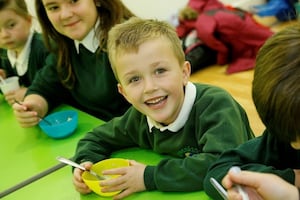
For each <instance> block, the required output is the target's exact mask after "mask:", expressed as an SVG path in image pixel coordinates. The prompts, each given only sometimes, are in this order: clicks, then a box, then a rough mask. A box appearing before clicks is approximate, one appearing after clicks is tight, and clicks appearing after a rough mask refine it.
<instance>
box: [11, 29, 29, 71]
mask: <svg viewBox="0 0 300 200" xmlns="http://www.w3.org/2000/svg"><path fill="white" fill-rule="evenodd" d="M33 34H34V32H33V31H31V32H30V33H29V36H28V39H27V41H26V44H25V46H24V48H23V49H22V51H21V52H20V54H19V55H18V57H17V55H16V52H15V51H12V50H7V57H8V60H9V62H10V64H11V66H12V67H13V68H16V70H17V73H18V75H19V76H23V75H24V74H25V73H26V71H27V69H28V61H29V56H30V50H31V41H32V38H33Z"/></svg>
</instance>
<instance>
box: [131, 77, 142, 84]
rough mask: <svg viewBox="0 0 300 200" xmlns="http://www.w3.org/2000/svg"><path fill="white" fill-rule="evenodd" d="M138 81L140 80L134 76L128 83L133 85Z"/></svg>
mask: <svg viewBox="0 0 300 200" xmlns="http://www.w3.org/2000/svg"><path fill="white" fill-rule="evenodd" d="M139 80H140V77H138V76H134V77H132V78H130V79H129V83H134V82H137V81H139Z"/></svg>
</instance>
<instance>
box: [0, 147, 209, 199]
mask: <svg viewBox="0 0 300 200" xmlns="http://www.w3.org/2000/svg"><path fill="white" fill-rule="evenodd" d="M112 157H119V158H127V159H135V160H137V161H139V162H143V163H147V164H156V163H158V162H159V160H161V159H162V158H163V156H161V155H159V154H156V153H153V152H152V151H150V150H144V149H139V148H134V149H126V150H123V151H119V152H116V153H114V154H113V155H112ZM18 199H30V200H40V199H43V200H53V199H55V200H108V199H112V198H111V197H101V196H99V195H97V194H95V193H91V194H88V195H80V194H79V193H78V192H77V191H75V189H74V187H73V184H72V173H71V167H69V166H65V167H63V168H61V169H59V170H57V171H55V172H53V173H51V174H49V175H47V176H45V177H44V178H42V179H39V180H38V181H35V182H33V183H31V184H29V185H27V186H26V187H23V188H21V189H19V190H17V191H15V192H13V193H11V194H9V195H7V196H5V197H4V198H3V200H18ZM125 199H126V200H153V199H159V200H170V199H171V200H185V199H186V200H194V199H195V200H210V198H209V197H208V196H207V195H206V194H205V192H204V191H198V192H160V191H145V192H140V193H135V194H132V195H131V196H129V197H127V198H125Z"/></svg>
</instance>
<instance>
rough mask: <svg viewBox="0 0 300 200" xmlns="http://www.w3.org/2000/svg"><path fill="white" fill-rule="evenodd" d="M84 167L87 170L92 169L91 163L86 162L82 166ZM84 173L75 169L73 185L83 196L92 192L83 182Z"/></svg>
mask: <svg viewBox="0 0 300 200" xmlns="http://www.w3.org/2000/svg"><path fill="white" fill-rule="evenodd" d="M81 165H82V166H84V167H85V168H86V169H90V168H91V167H92V165H93V164H92V163H91V162H85V163H82V164H81ZM82 173H83V171H82V170H81V169H78V168H75V169H74V171H73V185H74V187H75V189H76V190H77V191H78V192H80V193H81V194H88V193H90V192H91V190H90V189H89V187H88V186H87V185H86V184H85V183H84V182H83V180H82V178H81V175H82Z"/></svg>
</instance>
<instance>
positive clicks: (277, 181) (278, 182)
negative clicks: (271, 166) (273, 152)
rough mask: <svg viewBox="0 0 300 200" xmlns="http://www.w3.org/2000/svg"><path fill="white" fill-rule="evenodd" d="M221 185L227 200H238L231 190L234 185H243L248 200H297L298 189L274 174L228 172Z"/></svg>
mask: <svg viewBox="0 0 300 200" xmlns="http://www.w3.org/2000/svg"><path fill="white" fill-rule="evenodd" d="M222 183H223V185H224V186H225V187H226V188H227V189H228V199H229V200H237V199H240V195H239V194H238V193H237V191H236V190H235V189H233V186H234V185H235V184H241V185H243V187H244V189H245V190H246V191H247V194H248V196H249V197H250V199H265V200H281V199H290V200H298V199H299V193H298V189H297V188H296V187H295V186H294V185H292V184H290V183H288V182H286V181H284V180H283V179H281V178H279V177H278V176H276V175H274V174H267V173H259V172H250V171H242V172H241V173H234V172H232V171H229V172H228V174H227V175H226V176H225V177H224V179H223V181H222ZM275 188H276V189H275Z"/></svg>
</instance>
